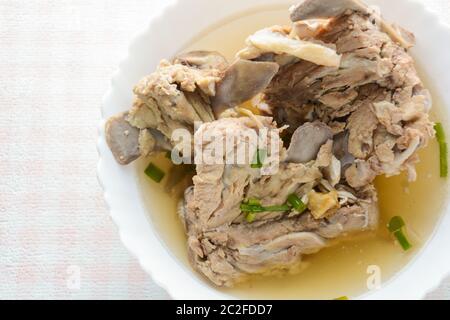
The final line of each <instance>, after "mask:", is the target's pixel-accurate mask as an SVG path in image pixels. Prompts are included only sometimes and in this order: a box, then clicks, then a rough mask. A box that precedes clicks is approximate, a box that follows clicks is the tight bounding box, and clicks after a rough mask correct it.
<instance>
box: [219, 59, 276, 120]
mask: <svg viewBox="0 0 450 320" xmlns="http://www.w3.org/2000/svg"><path fill="white" fill-rule="evenodd" d="M278 69H279V67H278V64H276V63H274V62H260V61H249V60H242V59H238V60H237V61H236V62H234V63H233V64H232V65H231V66H230V67H229V68H227V70H226V71H225V74H224V76H223V77H222V79H221V80H220V81H219V83H218V84H217V88H216V91H217V92H216V94H215V96H214V97H213V98H212V105H213V109H214V113H215V115H216V117H219V116H220V115H221V114H222V112H223V111H225V110H226V109H228V108H231V107H235V106H237V105H239V104H241V103H243V102H245V101H247V100H250V99H251V98H253V97H254V96H256V95H257V94H258V93H260V92H262V91H263V90H264V89H265V88H266V87H267V86H268V85H269V83H270V81H271V80H272V78H273V77H274V76H275V74H276V73H277V72H278Z"/></svg>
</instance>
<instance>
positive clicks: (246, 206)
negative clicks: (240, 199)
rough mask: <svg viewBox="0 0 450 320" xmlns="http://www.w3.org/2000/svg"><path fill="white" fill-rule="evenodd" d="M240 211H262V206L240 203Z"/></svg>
mask: <svg viewBox="0 0 450 320" xmlns="http://www.w3.org/2000/svg"><path fill="white" fill-rule="evenodd" d="M240 208H241V211H244V212H264V211H265V210H264V208H263V207H262V206H259V205H258V206H252V205H249V204H246V203H242V204H241V206H240Z"/></svg>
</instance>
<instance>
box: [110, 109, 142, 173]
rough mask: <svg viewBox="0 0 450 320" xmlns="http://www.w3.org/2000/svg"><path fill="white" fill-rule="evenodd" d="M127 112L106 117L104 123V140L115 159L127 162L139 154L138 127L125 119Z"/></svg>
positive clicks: (123, 162)
mask: <svg viewBox="0 0 450 320" xmlns="http://www.w3.org/2000/svg"><path fill="white" fill-rule="evenodd" d="M127 115H128V113H126V112H125V113H121V114H118V115H116V116H113V117H111V118H109V119H108V121H107V122H106V125H105V133H106V142H107V143H108V146H109V148H110V149H111V152H112V154H113V155H114V158H115V159H116V161H117V162H118V163H120V164H122V165H126V164H129V163H130V162H132V161H134V160H136V159H137V158H139V156H140V155H141V153H140V150H139V129H138V128H136V127H133V126H132V125H131V124H130V123H129V122H128V121H126V117H127Z"/></svg>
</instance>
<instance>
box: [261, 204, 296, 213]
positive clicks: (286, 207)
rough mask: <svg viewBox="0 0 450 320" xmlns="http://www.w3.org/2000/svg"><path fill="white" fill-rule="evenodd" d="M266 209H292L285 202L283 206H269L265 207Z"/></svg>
mask: <svg viewBox="0 0 450 320" xmlns="http://www.w3.org/2000/svg"><path fill="white" fill-rule="evenodd" d="M263 209H264V211H274V212H275V211H289V210H291V207H289V206H288V205H287V204H283V205H281V206H269V207H263Z"/></svg>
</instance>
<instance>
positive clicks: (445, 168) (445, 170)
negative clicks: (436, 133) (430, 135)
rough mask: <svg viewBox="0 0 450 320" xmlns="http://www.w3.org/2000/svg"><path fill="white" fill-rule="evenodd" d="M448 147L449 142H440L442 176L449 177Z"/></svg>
mask: <svg viewBox="0 0 450 320" xmlns="http://www.w3.org/2000/svg"><path fill="white" fill-rule="evenodd" d="M447 155H448V149H447V144H446V143H444V142H440V143H439V168H440V170H439V171H440V175H441V178H447V176H448V160H447Z"/></svg>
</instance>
